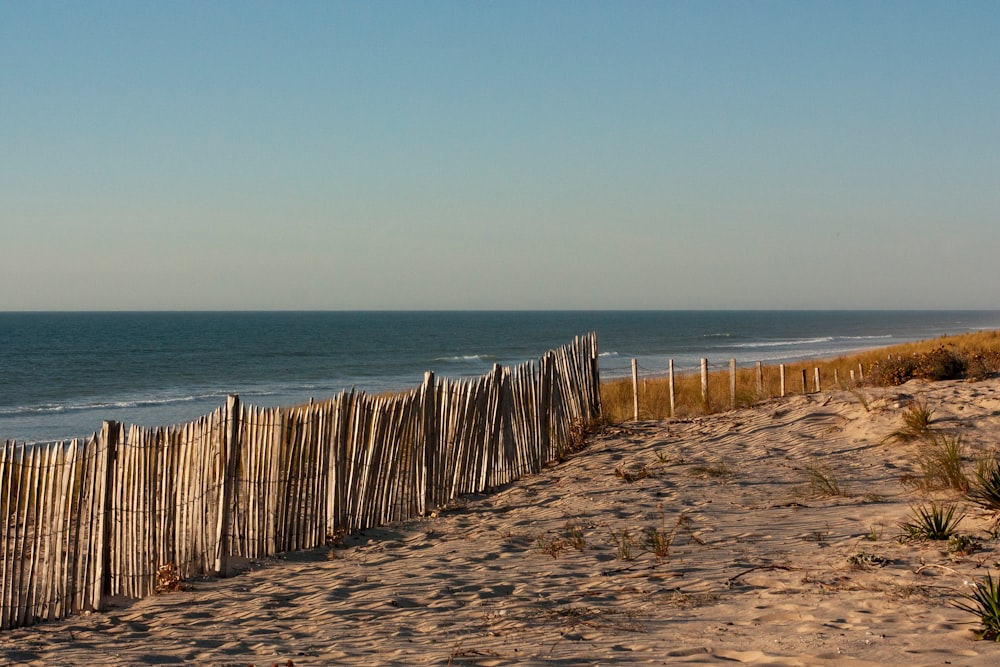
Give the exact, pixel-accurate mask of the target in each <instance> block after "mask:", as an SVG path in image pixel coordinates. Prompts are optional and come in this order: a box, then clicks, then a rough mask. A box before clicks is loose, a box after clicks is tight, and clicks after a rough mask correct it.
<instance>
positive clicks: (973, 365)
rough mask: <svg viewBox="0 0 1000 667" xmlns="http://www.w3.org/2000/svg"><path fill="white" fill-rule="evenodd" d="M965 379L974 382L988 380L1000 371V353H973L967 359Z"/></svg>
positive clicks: (989, 351)
mask: <svg viewBox="0 0 1000 667" xmlns="http://www.w3.org/2000/svg"><path fill="white" fill-rule="evenodd" d="M965 366H966V368H965V377H966V378H968V379H969V380H972V381H976V382H978V381H980V380H986V379H988V378H990V377H992V376H993V374H994V373H996V372H997V371H1000V351H997V350H986V351H982V352H972V353H970V354H969V355H968V356H967V357H966V359H965Z"/></svg>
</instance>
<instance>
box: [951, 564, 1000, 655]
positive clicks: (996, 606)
mask: <svg viewBox="0 0 1000 667" xmlns="http://www.w3.org/2000/svg"><path fill="white" fill-rule="evenodd" d="M972 585H973V592H972V593H962V594H961V596H962V600H961V601H959V602H955V603H953V604H954V605H955V606H956V607H957V608H959V609H961V610H962V611H967V612H969V613H970V614H973V615H975V616H978V617H979V624H980V629H979V631H978V632H977V633H976V634H977V636H978V637H979V638H980V639H989V640H991V641H995V642H998V641H1000V579H998V580H994V579H993V576H992V575H991V574H990V573H989V571H987V572H986V577H985V578H983V579H981V580H979V582H977V583H973V584H972Z"/></svg>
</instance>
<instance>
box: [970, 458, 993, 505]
mask: <svg viewBox="0 0 1000 667" xmlns="http://www.w3.org/2000/svg"><path fill="white" fill-rule="evenodd" d="M969 497H970V498H972V499H973V500H974V501H975V502H976V503H978V504H979V505H981V506H982V507H984V508H985V509H987V510H989V511H991V512H1000V457H998V456H997V453H996V452H993V453H992V454H991V455H990V456H988V457H986V458H985V459H983V460H982V461H980V462H979V466H978V467H977V468H976V483H975V486H974V488H973V489H972V490H971V491H970V492H969Z"/></svg>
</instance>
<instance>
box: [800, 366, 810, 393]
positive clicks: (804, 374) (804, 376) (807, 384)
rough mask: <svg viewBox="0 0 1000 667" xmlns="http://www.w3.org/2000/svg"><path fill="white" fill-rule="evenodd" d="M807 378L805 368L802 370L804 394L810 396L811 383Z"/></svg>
mask: <svg viewBox="0 0 1000 667" xmlns="http://www.w3.org/2000/svg"><path fill="white" fill-rule="evenodd" d="M806 378H807V374H806V369H804V368H803V369H802V393H803V394H808V393H809V382H808V381H807V380H806Z"/></svg>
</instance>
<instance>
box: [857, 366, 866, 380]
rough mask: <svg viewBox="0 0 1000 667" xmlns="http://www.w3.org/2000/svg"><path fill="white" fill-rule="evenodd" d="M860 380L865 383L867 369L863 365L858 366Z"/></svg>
mask: <svg viewBox="0 0 1000 667" xmlns="http://www.w3.org/2000/svg"><path fill="white" fill-rule="evenodd" d="M858 378H859V381H860V382H864V381H865V367H864V366H863V365H862V364H858Z"/></svg>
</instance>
